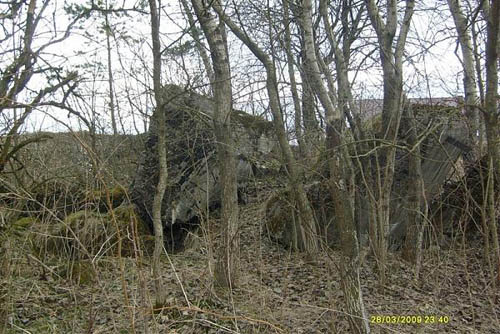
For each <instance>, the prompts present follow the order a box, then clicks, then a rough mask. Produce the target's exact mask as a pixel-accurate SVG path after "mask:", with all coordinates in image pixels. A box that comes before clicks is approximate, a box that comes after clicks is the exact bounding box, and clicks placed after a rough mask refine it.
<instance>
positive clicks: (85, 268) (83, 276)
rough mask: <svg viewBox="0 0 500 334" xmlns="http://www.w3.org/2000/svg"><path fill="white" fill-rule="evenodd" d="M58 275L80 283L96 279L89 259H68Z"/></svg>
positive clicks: (83, 283)
mask: <svg viewBox="0 0 500 334" xmlns="http://www.w3.org/2000/svg"><path fill="white" fill-rule="evenodd" d="M58 275H59V276H61V277H63V278H67V279H70V280H72V281H74V282H75V283H77V284H82V285H88V284H91V283H94V282H95V281H96V279H97V275H96V271H95V270H94V267H93V266H92V263H90V262H89V261H69V262H68V263H67V265H66V266H64V267H63V268H62V269H60V270H59V272H58Z"/></svg>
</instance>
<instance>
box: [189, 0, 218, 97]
mask: <svg viewBox="0 0 500 334" xmlns="http://www.w3.org/2000/svg"><path fill="white" fill-rule="evenodd" d="M181 4H182V7H183V8H184V12H185V13H186V16H187V18H188V22H189V25H190V26H191V31H192V33H191V36H192V37H193V39H194V43H195V46H196V49H197V50H198V53H199V54H200V57H201V61H202V62H203V67H205V71H207V75H208V79H209V80H210V83H211V84H212V83H213V82H214V81H215V79H214V77H215V74H214V70H213V68H212V64H211V63H210V58H209V56H208V54H207V51H206V49H205V46H204V45H203V43H202V42H201V40H200V37H199V36H198V34H197V32H196V30H195V28H196V22H195V20H194V17H193V14H192V13H191V9H190V8H189V6H188V2H187V0H181ZM212 88H213V87H212Z"/></svg>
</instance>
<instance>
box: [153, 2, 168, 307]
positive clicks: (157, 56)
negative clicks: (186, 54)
mask: <svg viewBox="0 0 500 334" xmlns="http://www.w3.org/2000/svg"><path fill="white" fill-rule="evenodd" d="M149 8H150V11H151V37H152V40H153V87H154V96H155V102H156V109H157V110H156V112H155V113H154V115H155V117H154V120H153V121H154V123H155V127H154V128H155V130H156V135H157V143H156V149H157V152H158V160H159V176H158V184H157V186H156V191H155V196H154V199H153V208H152V210H153V225H154V232H155V249H154V252H153V280H154V284H155V290H156V305H158V306H162V305H165V303H166V297H167V293H166V290H165V287H164V284H163V280H162V278H161V273H160V263H161V262H160V257H161V255H162V253H163V250H164V243H163V223H162V220H161V206H162V202H163V196H164V195H165V189H166V187H167V178H168V170H167V149H166V147H167V144H166V138H165V135H166V133H165V132H166V129H165V127H166V124H165V112H164V109H163V95H162V86H161V51H160V20H159V12H158V7H157V4H156V0H149Z"/></svg>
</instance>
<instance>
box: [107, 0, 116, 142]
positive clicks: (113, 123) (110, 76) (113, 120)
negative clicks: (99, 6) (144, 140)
mask: <svg viewBox="0 0 500 334" xmlns="http://www.w3.org/2000/svg"><path fill="white" fill-rule="evenodd" d="M106 9H108V2H107V1H106ZM104 20H105V25H106V27H105V29H106V51H107V56H108V85H109V114H110V116H111V128H112V129H113V134H114V135H117V134H118V128H117V126H116V115H115V96H114V92H115V91H114V89H113V83H114V81H113V69H112V68H111V63H112V61H111V42H110V35H111V26H110V25H109V17H108V12H107V11H106V12H105V13H104Z"/></svg>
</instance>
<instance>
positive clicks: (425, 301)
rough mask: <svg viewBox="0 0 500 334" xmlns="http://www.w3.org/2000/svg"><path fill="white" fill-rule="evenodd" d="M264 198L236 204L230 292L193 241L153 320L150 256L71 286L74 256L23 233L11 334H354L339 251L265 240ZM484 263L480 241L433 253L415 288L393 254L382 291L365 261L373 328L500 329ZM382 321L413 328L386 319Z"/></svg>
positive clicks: (115, 264)
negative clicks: (236, 260) (41, 246)
mask: <svg viewBox="0 0 500 334" xmlns="http://www.w3.org/2000/svg"><path fill="white" fill-rule="evenodd" d="M268 193H269V192H268V191H267V192H266V191H264V192H263V193H261V194H260V195H259V196H257V197H255V198H253V200H251V201H250V202H249V203H248V204H247V205H245V206H242V207H241V213H240V216H241V222H242V230H241V273H242V274H241V278H240V283H239V285H238V286H237V287H234V288H233V291H232V292H233V293H232V294H228V292H227V291H224V290H220V289H217V288H213V286H212V279H211V274H210V269H209V268H210V266H209V265H208V263H209V261H208V259H209V258H210V256H209V254H210V252H209V251H208V250H207V248H206V246H205V245H206V243H205V241H204V239H203V238H202V237H196V236H192V240H191V242H190V244H191V247H190V248H189V249H187V250H185V251H183V252H181V253H177V254H173V255H170V256H169V257H166V256H165V257H164V258H163V263H162V266H163V267H162V276H163V279H164V284H165V289H166V290H167V295H168V296H167V305H166V306H165V307H163V308H161V309H157V310H156V312H154V313H151V305H153V304H154V295H153V291H154V288H153V284H152V282H151V266H150V258H148V257H142V258H125V257H123V258H117V257H100V258H95V259H94V261H93V263H92V266H91V267H90V269H89V270H91V272H92V273H91V275H90V278H89V277H86V276H85V275H82V276H80V279H81V281H80V282H75V280H72V279H68V278H67V275H63V274H61V271H60V269H59V268H61V267H64V266H67V262H68V260H64V259H61V258H55V257H54V258H51V259H47V260H44V261H43V262H41V261H39V260H37V259H36V257H34V256H33V255H31V254H29V247H28V246H27V239H26V238H25V239H23V238H19V239H18V240H16V241H15V243H13V245H14V246H15V248H13V249H12V256H11V261H10V270H11V277H10V279H9V280H7V281H4V282H3V284H4V290H3V291H4V292H6V294H5V296H4V299H5V300H7V301H8V302H7V303H5V304H4V305H8V306H9V310H4V312H6V314H7V322H8V325H7V330H6V333H89V334H91V333H94V334H97V333H146V331H148V332H149V333H170V334H174V333H179V334H180V333H182V334H184V333H186V334H188V333H304V334H305V333H348V332H349V328H348V323H347V318H346V316H345V314H344V312H343V308H344V301H343V295H342V288H341V286H340V281H341V279H340V273H339V270H338V269H337V268H338V266H339V261H340V257H339V255H338V252H336V251H328V252H327V251H324V252H322V253H321V254H319V255H318V256H317V257H315V258H310V257H307V256H306V255H304V254H300V253H291V252H289V251H287V250H286V249H284V248H283V247H281V246H280V245H277V244H275V243H273V242H272V241H270V240H269V239H268V238H267V237H265V236H264V235H263V233H262V224H261V222H262V220H263V200H264V198H265V197H266V195H267V194H268ZM197 239H198V240H197ZM23 242H24V243H25V244H23ZM482 258H483V256H482V249H481V245H480V243H479V242H478V241H474V242H470V243H468V244H466V245H465V246H463V245H462V246H457V247H454V248H452V249H449V250H442V249H441V250H438V249H434V250H427V251H426V252H425V253H424V261H423V264H422V270H421V273H420V279H419V280H418V281H415V280H414V279H413V276H414V274H413V267H412V265H410V264H409V263H407V262H405V261H403V260H402V259H401V257H400V255H399V254H398V253H392V254H391V256H390V257H389V259H390V260H389V267H388V272H389V273H390V274H389V276H388V282H387V284H386V285H385V286H384V287H383V289H380V288H379V285H378V278H377V274H376V270H375V267H376V264H375V261H374V260H373V259H372V258H371V257H369V256H368V257H367V258H366V259H365V261H364V263H363V266H362V270H361V282H362V290H363V296H364V301H365V305H366V309H367V313H368V314H369V316H370V323H371V329H372V332H373V333H499V328H500V321H499V317H500V302H499V296H500V294H499V293H498V292H497V293H496V295H495V294H493V292H492V289H491V287H490V286H489V285H488V279H487V272H486V270H485V268H486V267H485V265H484V264H483V260H482ZM210 262H211V263H212V265H213V261H210ZM495 299H496V303H495ZM377 316H380V317H383V318H377ZM387 316H396V317H403V316H404V318H399V319H398V320H399V322H401V321H405V320H406V322H408V321H409V322H410V323H409V324H401V323H400V324H394V323H392V322H393V321H394V318H392V319H389V322H390V323H380V322H381V320H382V319H383V320H387V319H386V317H387ZM406 316H410V317H409V318H407V317H406ZM411 316H414V318H411ZM416 322H418V323H416ZM146 327H147V328H148V329H147V330H146Z"/></svg>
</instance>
